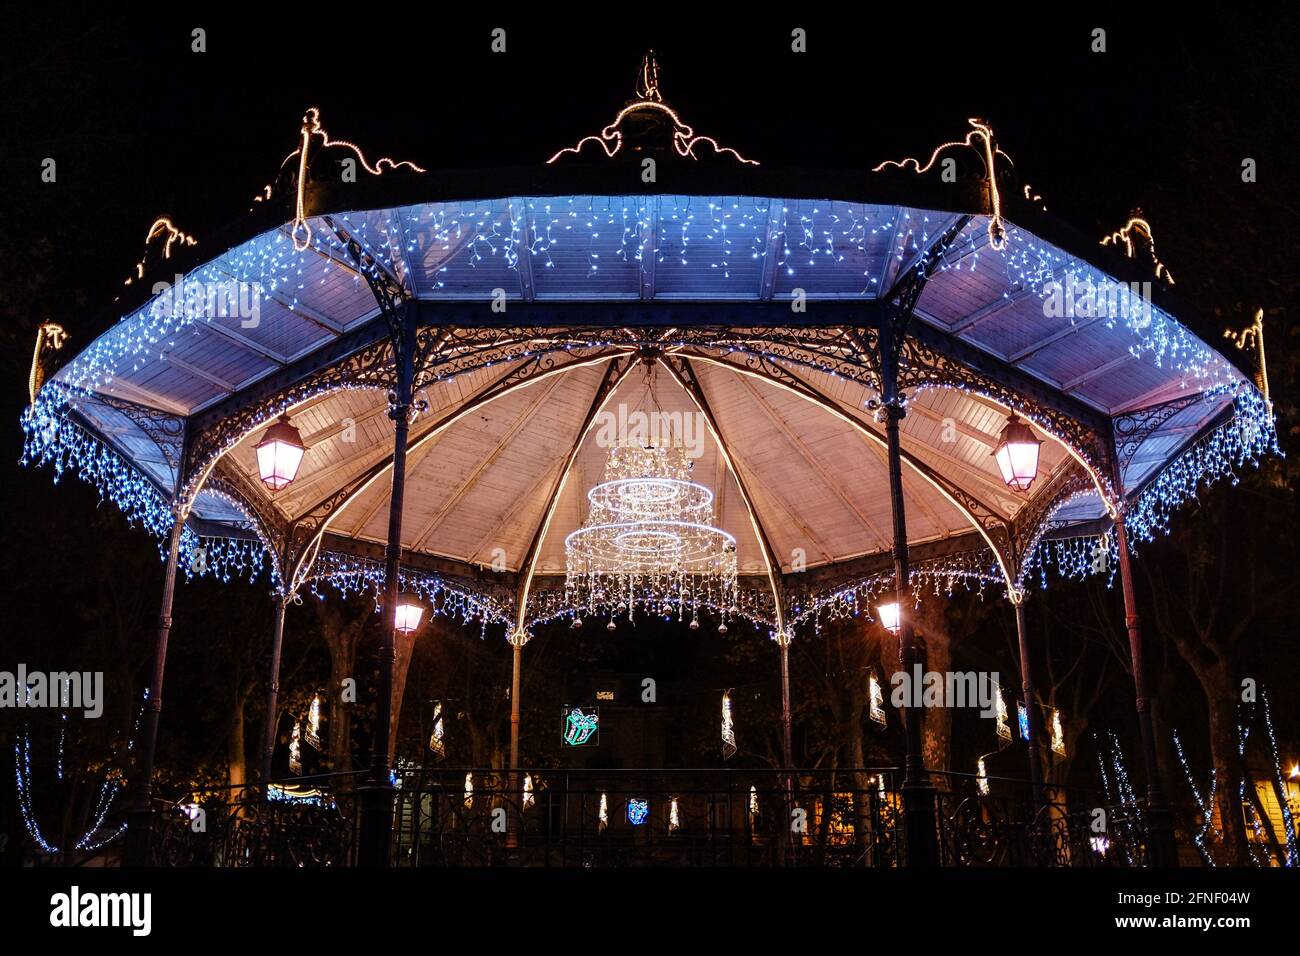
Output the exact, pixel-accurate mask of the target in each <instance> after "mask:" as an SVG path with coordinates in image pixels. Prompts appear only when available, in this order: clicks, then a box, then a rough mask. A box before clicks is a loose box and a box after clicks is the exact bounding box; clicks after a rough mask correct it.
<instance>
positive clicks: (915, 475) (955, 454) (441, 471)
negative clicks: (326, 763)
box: [227, 360, 1069, 574]
mask: <svg viewBox="0 0 1300 956" xmlns="http://www.w3.org/2000/svg"><path fill="white" fill-rule="evenodd" d="M607 365H608V362H600V363H594V364H589V365H585V366H581V367H578V368H574V369H572V370H569V371H564V372H561V373H559V374H556V375H552V376H551V377H549V378H547V379H545V380H542V381H539V382H536V383H534V384H531V385H529V386H527V387H525V388H520V389H518V390H516V391H514V392H511V393H509V394H506V395H505V396H503V397H501V398H498V399H495V400H493V401H491V402H489V403H487V404H485V405H483V406H480V407H478V408H476V409H475V410H474V411H473V412H472V413H470V414H468V415H466V416H464V417H462V418H460V419H459V420H457V421H456V422H454V424H451V425H450V426H449V427H447V428H445V429H442V430H438V426H439V424H440V422H441V421H442V420H443V418H444V417H445V416H446V415H448V414H449V413H452V412H454V411H455V409H457V408H458V407H459V406H460V404H461V403H463V402H464V401H465V400H467V399H468V398H470V397H472V396H473V395H474V394H475V393H476V392H478V391H479V390H481V389H484V388H487V387H488V386H490V385H491V383H492V382H494V381H495V380H497V379H500V378H503V377H507V376H508V375H509V374H510V372H511V371H512V369H513V366H512V365H501V366H497V367H494V368H492V369H487V370H482V371H478V372H473V373H467V374H465V375H463V376H460V377H458V378H457V379H454V380H452V381H448V382H441V383H437V384H434V385H432V386H430V387H429V388H428V389H426V390H425V391H424V392H422V393H421V397H424V398H425V399H426V400H427V401H428V402H429V409H428V411H426V412H424V413H422V415H421V416H420V418H419V419H417V421H416V422H415V424H414V426H413V428H412V436H413V450H412V452H411V454H410V456H409V457H408V459H407V484H406V499H405V509H404V512H405V520H404V533H403V545H404V547H405V548H407V549H409V550H411V551H416V552H423V553H428V554H434V555H438V556H441V557H447V558H452V559H455V560H459V561H463V562H467V563H472V564H481V565H490V564H492V562H493V559H494V556H495V555H496V554H497V553H498V551H497V549H500V550H499V555H500V558H501V560H503V561H504V564H505V566H506V568H507V569H508V570H512V571H516V570H519V569H520V564H521V562H522V561H523V560H524V557H525V555H526V554H527V552H528V548H529V545H530V542H531V541H532V538H533V536H534V534H535V533H536V532H537V529H538V528H539V526H540V525H541V523H542V520H543V517H544V515H545V513H546V509H547V505H548V502H549V500H550V497H551V494H552V492H553V488H554V486H555V484H556V482H557V481H558V479H559V477H560V474H561V471H562V470H563V465H564V463H565V461H566V460H567V458H568V455H569V452H570V449H571V447H572V445H573V444H574V442H576V441H578V440H579V438H580V437H582V446H581V450H580V452H579V454H578V456H577V458H576V460H575V462H574V465H573V468H572V469H571V472H570V475H569V478H568V480H567V482H566V483H565V486H564V490H563V493H562V494H561V496H560V498H559V502H558V504H557V508H556V512H555V517H554V519H553V520H552V523H551V525H550V527H549V529H548V532H547V535H546V537H545V540H544V541H543V543H542V547H541V551H540V558H539V561H538V571H539V573H543V574H545V573H551V572H562V571H563V570H564V566H565V561H564V546H563V542H564V538H565V536H566V535H567V534H568V533H569V532H570V531H572V530H573V529H574V528H576V527H578V526H580V525H581V523H582V521H583V519H584V518H585V516H586V498H585V496H586V492H587V490H588V489H589V488H590V487H591V485H593V484H595V483H596V482H598V481H600V480H601V474H602V470H603V467H604V460H605V457H606V455H607V451H608V448H607V447H606V446H605V445H603V444H602V432H601V429H600V428H599V427H592V428H590V429H589V430H588V431H587V433H586V435H585V437H583V436H580V435H579V434H578V432H579V429H580V427H581V425H582V423H583V420H584V417H585V415H586V413H587V411H588V409H589V408H590V407H591V405H592V402H593V400H594V398H595V396H596V393H597V390H598V388H599V386H600V383H601V381H602V379H603V377H604V373H605V370H606V367H607ZM694 368H695V370H696V373H697V374H698V376H699V379H700V384H701V387H702V388H703V390H704V395H705V398H706V400H707V403H708V406H709V407H710V408H711V410H712V412H713V413H714V415H715V416H716V420H717V425H718V430H719V432H720V437H721V440H722V442H723V443H725V446H726V447H727V449H728V451H729V452H730V455H731V458H732V461H733V463H734V468H735V470H736V471H737V472H738V473H739V478H740V480H741V481H742V482H743V483H744V485H745V487H746V489H747V490H748V492H749V494H750V496H751V498H752V501H753V505H754V510H755V513H756V516H757V519H758V522H759V525H760V527H761V528H762V530H763V532H764V533H765V534H766V535H767V536H768V539H769V541H770V542H771V545H772V549H773V551H774V553H775V555H776V556H777V559H778V561H779V562H780V563H781V565H782V569H783V570H785V571H789V570H791V565H792V563H793V562H794V561H795V560H796V556H799V555H802V559H803V560H804V561H805V562H806V564H807V566H808V567H815V566H817V565H821V564H827V563H831V562H835V561H843V560H846V559H849V558H854V557H859V556H862V555H866V554H873V553H879V552H882V551H885V550H887V549H888V548H889V546H890V531H889V529H890V509H889V490H888V479H887V474H886V471H885V466H884V449H883V444H882V441H881V440H877V439H873V438H872V437H870V435H868V434H864V433H863V432H862V431H860V430H858V429H856V428H854V427H853V426H851V425H850V424H848V423H846V422H844V421H843V420H841V419H840V418H837V417H836V416H835V415H833V414H831V413H830V412H828V411H827V410H826V409H824V408H821V407H818V406H817V405H814V404H813V403H811V402H810V401H808V400H807V399H805V398H803V397H801V396H799V395H797V394H795V393H793V392H791V391H789V390H787V389H783V388H780V387H777V386H776V385H774V384H772V383H770V382H768V381H765V380H763V379H760V378H756V377H753V376H750V375H746V374H742V373H739V372H737V371H733V370H731V369H729V368H725V367H722V366H714V365H710V364H709V363H707V362H699V361H698V360H697V361H696V362H695V363H694ZM800 375H801V378H802V379H803V380H805V381H808V382H809V383H810V384H811V385H813V386H814V387H816V388H818V389H819V390H822V392H823V394H825V395H827V396H828V397H829V398H831V399H832V401H833V402H834V403H835V404H836V405H837V406H838V407H839V408H840V409H842V410H843V412H844V413H846V414H848V415H850V416H854V417H856V418H857V419H858V420H859V421H860V422H861V423H862V425H863V427H864V428H865V429H866V430H867V431H868V432H870V433H871V434H874V435H878V436H883V432H882V431H881V427H880V426H879V425H877V424H876V423H875V422H874V421H873V420H872V418H871V417H870V415H869V414H867V413H866V412H865V410H864V406H865V403H866V401H867V399H868V397H869V396H870V393H869V390H868V389H866V388H864V387H863V386H861V385H858V384H856V383H852V382H846V381H844V380H842V379H835V378H834V377H832V376H830V375H828V374H825V373H815V372H807V371H802V372H801V373H800ZM604 410H605V411H606V412H607V413H608V414H610V415H611V416H614V417H615V418H618V417H620V416H621V418H622V419H623V420H627V419H628V418H629V417H630V418H631V420H632V421H633V422H635V421H636V413H637V412H644V413H655V412H657V413H661V414H665V415H667V416H670V419H671V420H672V421H674V422H677V421H685V418H686V417H687V416H697V417H696V418H695V419H693V422H695V423H697V424H692V425H689V426H687V429H688V430H687V432H686V434H685V435H682V434H680V433H679V434H678V438H679V439H681V438H685V439H687V443H688V444H691V445H692V446H693V447H694V448H695V449H697V450H698V452H699V454H698V457H695V458H694V468H693V475H694V479H695V480H696V481H698V482H700V483H701V484H704V485H706V486H708V487H709V488H711V489H712V490H713V491H714V492H715V494H716V505H717V515H718V518H719V524H720V525H721V526H722V527H723V528H724V529H726V530H727V531H729V532H730V533H732V534H733V535H735V536H736V538H737V542H738V558H739V566H740V570H741V572H742V573H753V574H758V573H762V572H763V571H764V570H765V563H764V559H763V553H762V550H761V547H760V545H759V541H758V539H757V537H756V536H755V533H754V529H753V527H752V525H751V522H750V518H749V513H748V510H747V509H746V507H745V504H744V499H743V498H742V496H741V494H740V489H739V487H738V486H737V476H736V475H735V474H733V473H732V472H731V470H729V469H728V468H727V466H726V462H725V459H724V458H723V456H722V455H720V454H719V449H718V445H717V442H716V441H715V440H714V438H713V436H712V434H711V433H710V432H709V430H708V429H707V426H704V425H703V422H702V419H700V418H699V417H698V411H697V408H696V406H695V405H694V403H693V402H692V399H691V398H690V396H689V395H688V394H687V393H686V392H685V391H684V390H683V388H682V387H681V385H680V384H678V382H677V381H676V380H675V379H674V378H673V376H672V375H671V374H670V373H669V372H668V371H667V370H666V369H664V368H662V367H657V368H656V369H655V371H654V374H653V377H652V378H650V379H649V380H647V369H646V368H645V367H644V366H642V365H640V364H638V365H637V366H635V367H634V368H633V369H632V370H631V371H629V372H628V373H627V375H626V376H625V377H624V378H623V380H622V382H621V384H620V385H619V386H618V388H617V389H616V390H615V392H614V393H613V394H612V395H611V396H610V397H609V398H608V400H607V402H606V403H605V405H604ZM386 413H387V405H386V403H385V399H384V396H383V394H382V393H380V392H377V391H373V390H364V391H363V390H356V391H347V392H339V393H333V394H330V395H326V396H323V397H321V398H319V399H316V400H313V401H311V402H308V403H306V404H305V405H303V406H302V407H301V408H299V409H298V410H297V411H295V414H294V421H295V422H296V424H297V426H298V427H299V429H300V430H301V431H302V434H303V438H304V442H305V443H306V444H307V446H308V447H309V451H308V453H307V455H306V457H305V459H304V461H303V464H302V467H301V470H300V472H299V477H298V479H297V480H296V481H295V482H294V484H293V485H292V486H291V487H290V488H289V489H287V490H286V491H284V492H283V493H280V494H278V495H276V496H274V504H275V507H276V508H277V509H279V510H280V511H281V513H282V514H283V515H284V517H286V518H288V519H293V518H297V517H300V516H301V515H303V514H305V513H307V512H310V511H311V510H312V509H313V507H314V506H316V505H317V504H318V503H319V502H321V500H322V499H325V498H327V497H328V496H329V494H330V493H331V492H333V491H334V490H335V489H336V488H339V487H342V486H345V485H347V484H348V483H349V482H351V481H354V480H355V479H356V478H357V477H358V476H359V475H362V474H364V473H366V472H367V471H368V470H369V469H371V468H372V467H373V466H374V465H375V464H377V463H380V462H387V461H388V459H389V456H390V455H391V450H392V449H391V429H390V427H389V426H388V423H387V418H386ZM1004 417H1005V416H1004V414H1003V413H1002V412H1001V410H999V409H998V408H997V407H996V406H993V405H991V404H990V403H988V402H987V401H984V400H981V399H978V398H976V397H974V396H970V395H967V394H964V393H961V392H957V391H954V390H948V389H928V390H925V391H924V392H921V393H920V394H919V395H918V397H917V398H916V400H915V401H913V402H912V404H911V406H910V413H909V415H908V417H907V418H906V419H905V420H904V426H903V446H904V450H905V451H906V452H908V453H909V454H910V455H912V456H915V459H916V460H917V461H918V462H919V463H920V464H921V465H922V466H925V467H928V468H929V469H932V470H933V471H934V472H936V473H938V474H939V475H942V476H943V477H946V478H948V479H950V480H951V481H953V482H954V483H958V484H960V485H961V486H962V487H965V488H968V489H970V490H971V492H972V493H973V494H975V495H976V496H978V497H979V498H980V499H981V500H982V501H983V502H984V503H985V504H987V505H988V506H990V508H991V509H992V510H994V511H996V512H997V513H998V514H1000V515H1002V516H1004V517H1006V518H1011V517H1014V515H1015V514H1016V513H1017V512H1018V511H1019V510H1020V509H1021V508H1022V507H1024V506H1025V504H1026V502H1027V500H1028V498H1027V496H1021V495H1016V494H1014V493H1013V492H1011V491H1009V490H1008V489H1007V487H1006V486H1005V485H1004V484H1003V483H1002V480H1001V478H1000V477H999V475H998V473H997V471H996V467H995V465H994V462H993V459H992V454H991V453H992V449H993V447H994V445H995V444H996V442H997V434H998V431H999V430H1000V429H1001V425H1002V422H1003V421H1004ZM434 432H436V434H432V435H431V433H434ZM258 437H259V436H258V435H257V434H254V435H250V436H249V437H248V438H246V439H245V440H244V441H243V442H241V443H240V445H239V446H238V447H237V448H235V449H234V450H233V451H232V452H230V453H229V454H228V456H227V458H228V460H230V461H231V462H233V463H234V464H235V465H236V466H237V467H239V468H240V469H241V470H242V471H243V472H244V473H245V474H246V475H247V476H248V477H249V484H250V485H256V481H255V476H256V458H255V452H254V447H253V446H254V445H255V443H256V441H257V440H258ZM693 438H695V439H697V440H691V439H693ZM945 439H948V440H945ZM1068 460H1069V459H1068V455H1067V453H1066V452H1065V450H1064V449H1063V448H1061V447H1060V446H1059V445H1057V444H1055V443H1049V444H1048V445H1046V446H1045V449H1044V453H1043V458H1042V472H1043V474H1044V475H1045V476H1047V475H1050V474H1051V472H1052V471H1053V470H1054V469H1056V468H1059V467H1061V466H1062V464H1063V463H1064V462H1066V461H1068ZM1046 484H1047V482H1046V480H1044V481H1043V482H1041V483H1040V485H1039V487H1043V486H1045V485H1046ZM904 489H905V492H906V501H907V509H908V527H909V532H910V537H911V539H912V540H913V541H915V542H923V541H931V540H936V539H940V538H946V537H950V536H952V535H957V534H968V533H970V532H971V530H972V525H971V523H970V520H969V519H968V518H967V517H966V516H965V515H964V514H963V513H962V512H961V511H960V510H959V509H958V508H957V507H955V506H954V504H953V503H952V502H951V501H949V500H948V498H947V497H946V496H945V495H944V494H943V493H942V492H941V491H940V490H939V489H938V488H936V487H935V486H934V485H933V484H932V483H931V482H930V481H928V480H927V479H926V478H924V477H922V475H921V474H920V473H919V472H918V471H916V470H915V469H914V468H911V467H909V468H907V469H906V470H905V473H904ZM388 492H389V487H388V475H387V473H385V474H383V475H381V476H379V477H377V478H376V479H375V480H374V481H373V482H372V483H371V484H370V485H369V486H368V487H367V488H366V489H365V490H364V491H361V492H360V493H359V494H357V495H356V496H355V497H354V498H353V499H352V500H351V501H349V502H348V504H347V505H346V507H344V508H342V509H339V510H338V511H336V512H335V514H334V516H333V517H332V519H331V522H330V524H329V528H328V530H329V531H330V532H331V533H332V534H335V535H342V536H345V537H352V538H358V539H361V540H366V541H372V542H376V543H382V542H384V541H385V540H386V537H387V521H388V507H387V504H388Z"/></svg>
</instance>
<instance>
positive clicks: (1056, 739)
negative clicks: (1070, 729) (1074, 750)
mask: <svg viewBox="0 0 1300 956" xmlns="http://www.w3.org/2000/svg"><path fill="white" fill-rule="evenodd" d="M1052 753H1054V754H1056V755H1057V756H1060V757H1064V756H1065V729H1064V728H1063V727H1062V726H1061V712H1060V711H1059V710H1057V709H1056V708H1055V707H1053V708H1052Z"/></svg>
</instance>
